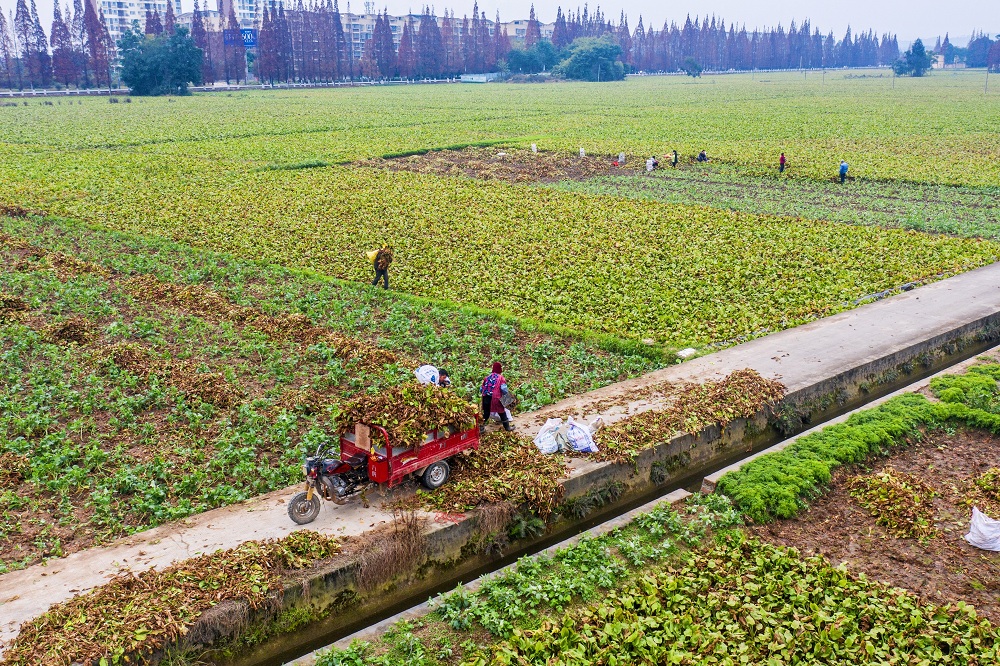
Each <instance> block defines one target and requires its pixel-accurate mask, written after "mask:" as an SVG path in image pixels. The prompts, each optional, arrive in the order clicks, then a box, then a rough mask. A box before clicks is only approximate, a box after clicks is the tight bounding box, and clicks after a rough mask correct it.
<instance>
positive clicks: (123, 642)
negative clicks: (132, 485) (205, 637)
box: [2, 531, 340, 666]
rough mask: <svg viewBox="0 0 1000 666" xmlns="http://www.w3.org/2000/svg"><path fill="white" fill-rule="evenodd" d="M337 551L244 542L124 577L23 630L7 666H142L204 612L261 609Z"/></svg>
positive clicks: (309, 538)
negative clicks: (301, 572)
mask: <svg viewBox="0 0 1000 666" xmlns="http://www.w3.org/2000/svg"><path fill="white" fill-rule="evenodd" d="M339 551H340V546H339V545H338V544H337V541H336V539H333V538H330V537H326V536H323V535H322V534H318V533H316V532H308V531H302V532H295V533H294V534H291V535H290V536H288V537H286V538H284V539H281V540H277V541H275V540H267V541H247V542H246V543H243V544H241V545H240V546H238V547H237V548H233V549H232V550H223V551H219V552H217V553H214V554H212V555H202V556H200V557H195V558H192V559H190V560H184V561H182V562H177V563H176V564H172V565H171V566H169V567H167V568H166V569H164V570H162V571H157V570H155V569H150V570H148V571H144V572H142V573H140V574H133V573H131V572H128V573H123V574H121V575H119V576H117V577H116V578H113V579H112V580H111V581H109V582H108V583H106V584H104V585H102V586H101V587H98V588H96V589H94V590H91V591H90V592H87V593H86V594H81V595H79V596H77V597H74V598H72V599H70V600H69V601H66V602H64V603H61V604H57V605H55V606H53V607H52V608H50V609H49V610H48V612H46V613H45V614H44V615H42V616H40V617H37V618H35V619H34V620H32V621H31V622H28V623H27V624H25V625H23V626H22V627H21V632H20V634H18V636H17V638H16V639H14V641H13V643H11V644H10V645H9V647H8V648H7V651H6V652H5V653H4V656H3V661H2V663H3V664H4V665H5V666H65V665H66V664H74V663H78V664H83V666H98V665H100V666H103V665H104V664H105V663H106V664H121V663H141V662H142V657H143V656H144V655H149V654H151V653H153V652H154V651H156V650H158V649H160V648H162V647H163V646H165V645H167V644H168V643H171V642H173V641H176V640H177V639H179V638H180V637H181V636H183V635H184V634H185V633H187V631H188V628H189V627H190V625H191V624H192V623H194V622H195V621H196V620H197V619H198V617H199V616H200V615H201V614H202V613H203V612H204V611H206V610H208V609H209V608H211V607H212V606H215V605H216V604H219V603H221V602H224V601H244V602H246V603H247V604H249V605H250V607H251V608H258V607H260V606H261V605H262V604H264V602H265V601H266V600H267V595H268V593H269V592H271V591H273V590H278V589H280V587H281V579H282V575H283V574H284V573H286V572H288V571H291V570H295V569H302V568H305V567H307V566H310V565H312V564H314V563H315V562H317V561H319V560H324V559H327V558H330V557H333V556H334V555H336V554H337V553H338V552H339Z"/></svg>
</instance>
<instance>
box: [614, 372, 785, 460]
mask: <svg viewBox="0 0 1000 666" xmlns="http://www.w3.org/2000/svg"><path fill="white" fill-rule="evenodd" d="M672 391H673V393H672V395H673V396H674V397H673V399H672V401H671V402H670V405H669V406H668V407H667V408H666V409H663V410H654V411H648V412H641V413H639V414H636V415H635V416H631V417H629V418H627V419H624V420H622V421H618V422H617V423H614V424H612V425H610V426H608V427H607V428H605V429H604V430H602V431H600V433H598V436H597V445H598V448H599V449H600V453H598V454H597V457H598V458H600V459H602V460H612V461H615V462H626V461H630V460H632V459H633V458H634V457H635V455H636V454H637V453H638V452H639V451H642V450H644V449H648V448H649V447H651V446H654V445H656V444H660V443H663V442H665V441H667V440H668V439H670V438H671V437H673V436H674V435H676V434H678V433H682V432H698V431H700V430H702V429H703V428H705V427H707V426H710V425H718V426H720V427H725V426H726V425H728V424H729V423H730V422H731V421H733V420H735V419H741V418H743V419H745V418H750V417H751V416H753V415H755V414H757V413H758V412H759V411H760V410H762V409H764V408H765V407H771V408H773V407H774V406H775V404H777V402H778V401H779V400H781V399H782V398H783V397H784V396H785V386H784V385H783V384H781V383H780V382H776V381H774V380H771V379H764V378H763V377H761V376H760V375H759V374H757V372H756V371H754V370H749V369H744V370H736V371H735V372H733V373H731V374H730V375H728V376H727V377H726V378H725V379H722V380H721V381H709V382H705V383H704V384H685V385H683V386H680V387H676V388H673V389H672Z"/></svg>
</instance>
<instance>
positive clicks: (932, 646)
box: [463, 535, 1000, 666]
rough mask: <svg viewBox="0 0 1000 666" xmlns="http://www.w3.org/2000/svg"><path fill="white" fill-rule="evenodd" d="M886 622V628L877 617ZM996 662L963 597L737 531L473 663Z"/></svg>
mask: <svg viewBox="0 0 1000 666" xmlns="http://www.w3.org/2000/svg"><path fill="white" fill-rule="evenodd" d="M876 627H877V628H878V629H877V631H876V630H875V628H876ZM901 646H906V647H905V651H906V655H907V659H908V660H910V661H908V662H907V663H913V664H917V663H921V661H923V660H926V661H927V662H930V663H942V664H944V663H947V664H985V663H990V662H991V661H992V660H994V659H996V658H997V651H998V649H1000V636H998V634H997V632H996V630H995V629H994V628H993V627H992V626H991V625H990V623H989V622H988V621H985V620H980V619H979V618H977V617H976V614H975V611H973V610H972V609H970V608H969V607H967V606H966V605H965V604H963V603H959V604H958V605H957V606H944V607H936V606H931V605H925V604H922V603H921V602H920V601H919V600H918V598H917V597H915V596H914V595H912V594H910V593H908V592H904V591H902V590H898V589H893V588H889V587H887V586H885V585H881V584H879V583H875V582H869V581H866V580H864V579H855V578H853V577H851V576H850V575H849V574H848V573H847V572H845V571H844V570H843V569H835V568H832V567H830V566H829V565H827V564H826V563H825V562H824V561H823V560H822V559H821V558H815V557H812V558H800V557H798V556H797V554H796V553H795V551H789V550H785V549H782V548H778V547H775V546H771V545H767V544H762V543H760V542H757V541H754V540H749V539H745V538H743V537H741V536H740V535H731V536H729V537H728V538H725V539H723V540H722V542H721V543H719V544H718V545H716V546H715V547H713V548H709V549H706V550H704V551H691V552H689V553H685V554H683V555H682V561H681V563H680V564H679V565H674V566H672V567H669V568H666V567H664V568H659V569H654V570H652V571H650V572H648V573H646V574H644V575H641V576H639V577H638V578H636V579H635V580H632V581H630V582H628V583H627V584H625V585H623V586H622V587H621V588H620V589H619V590H618V591H617V592H616V593H615V594H614V595H609V596H607V597H605V598H604V599H602V600H601V601H599V602H597V603H593V604H588V605H582V606H580V607H576V608H573V609H570V610H568V611H566V612H565V613H562V614H557V615H555V616H554V617H552V618H551V619H546V620H545V621H543V622H541V623H540V626H538V627H536V628H529V629H518V630H514V631H512V632H510V634H509V635H508V636H507V638H506V639H505V640H503V641H499V642H497V643H492V644H489V645H488V646H486V647H485V648H483V649H482V650H479V651H478V652H475V653H473V654H471V655H468V656H467V657H466V659H465V660H464V661H463V664H465V665H466V666H487V665H497V666H500V665H504V666H507V665H512V664H521V663H550V660H553V662H554V660H564V659H566V655H573V657H572V659H573V661H572V662H570V663H581V664H583V663H591V664H633V663H658V664H671V663H678V664H680V663H720V664H726V663H768V662H769V661H771V660H773V661H775V662H778V661H781V662H800V661H805V662H815V661H822V663H825V664H854V663H880V662H882V661H883V660H889V659H891V658H894V657H895V656H898V655H899V650H900V649H901Z"/></svg>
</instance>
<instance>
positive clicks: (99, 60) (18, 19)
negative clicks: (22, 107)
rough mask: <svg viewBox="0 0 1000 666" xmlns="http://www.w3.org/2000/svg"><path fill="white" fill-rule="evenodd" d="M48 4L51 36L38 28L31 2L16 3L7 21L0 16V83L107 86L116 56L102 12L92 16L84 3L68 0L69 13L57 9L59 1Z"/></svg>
mask: <svg viewBox="0 0 1000 666" xmlns="http://www.w3.org/2000/svg"><path fill="white" fill-rule="evenodd" d="M53 4H54V6H53V12H52V14H53V19H52V29H51V32H50V34H51V38H49V37H47V36H46V34H45V30H44V29H43V28H42V23H41V21H40V20H39V18H38V8H37V7H36V5H35V0H31V4H30V5H29V4H28V3H27V2H26V1H25V0H18V1H17V6H16V8H15V10H14V14H13V17H12V20H11V21H8V20H7V19H6V18H5V17H4V15H3V12H0V82H2V83H0V85H5V86H6V87H8V88H18V89H24V88H27V87H36V86H37V87H41V88H47V87H49V86H51V85H53V84H59V85H63V86H66V87H70V86H78V87H84V88H86V87H91V86H96V87H104V86H108V85H109V84H110V81H111V67H112V65H113V63H114V61H115V59H116V58H115V45H114V43H113V42H112V41H111V37H110V35H109V33H108V28H107V23H106V21H105V20H104V13H103V11H98V12H95V11H94V7H93V4H92V3H90V2H89V1H84V0H73V9H72V11H70V8H69V6H68V5H67V6H66V7H65V10H63V9H61V8H60V7H59V0H55V1H54V3H53ZM11 24H12V25H11ZM50 47H51V50H50Z"/></svg>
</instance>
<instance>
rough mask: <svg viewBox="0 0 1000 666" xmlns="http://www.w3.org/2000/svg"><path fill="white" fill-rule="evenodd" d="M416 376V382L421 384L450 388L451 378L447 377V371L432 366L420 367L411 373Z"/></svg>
mask: <svg viewBox="0 0 1000 666" xmlns="http://www.w3.org/2000/svg"><path fill="white" fill-rule="evenodd" d="M413 374H414V375H416V377H417V381H418V382H420V383H421V384H434V385H435V386H441V387H446V386H451V378H450V377H448V371H447V370H444V369H441V370H438V369H437V368H436V367H434V366H433V365H422V366H420V367H419V368H417V369H416V370H414V371H413Z"/></svg>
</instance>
